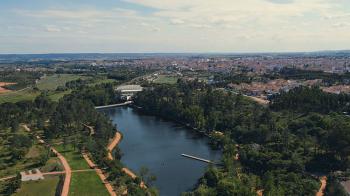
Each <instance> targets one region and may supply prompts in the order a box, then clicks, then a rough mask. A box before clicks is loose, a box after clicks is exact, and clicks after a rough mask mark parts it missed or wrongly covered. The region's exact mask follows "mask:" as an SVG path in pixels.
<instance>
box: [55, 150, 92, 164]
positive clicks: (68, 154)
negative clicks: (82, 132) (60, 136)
mask: <svg viewBox="0 0 350 196" xmlns="http://www.w3.org/2000/svg"><path fill="white" fill-rule="evenodd" d="M55 148H56V150H58V152H60V153H61V154H62V155H63V156H64V157H65V158H66V159H67V161H68V164H69V166H70V167H71V169H72V170H77V169H90V167H89V165H88V164H87V163H86V161H85V159H84V158H83V156H82V155H81V153H80V152H78V149H76V150H75V151H74V150H73V146H72V145H67V146H66V149H64V148H63V145H57V146H55Z"/></svg>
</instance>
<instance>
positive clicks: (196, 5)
mask: <svg viewBox="0 0 350 196" xmlns="http://www.w3.org/2000/svg"><path fill="white" fill-rule="evenodd" d="M0 26H1V28H0V53H61V52H265V51H272V52H279V51H282V52H284V51H315V50H332V49H350V47H349V46H350V1H349V0H60V1H57V0H1V2H0Z"/></svg>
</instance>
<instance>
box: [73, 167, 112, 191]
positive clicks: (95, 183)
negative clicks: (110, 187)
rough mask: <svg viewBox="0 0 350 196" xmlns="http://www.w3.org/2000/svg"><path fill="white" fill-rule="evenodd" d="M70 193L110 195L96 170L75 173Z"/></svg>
mask: <svg viewBox="0 0 350 196" xmlns="http://www.w3.org/2000/svg"><path fill="white" fill-rule="evenodd" d="M69 195H70V196H72V195H76V196H80V195H84V196H89V195H91V196H97V195H99V196H100V195H101V196H103V195H109V193H108V191H107V189H106V187H105V186H104V184H103V183H102V181H101V179H100V178H99V177H98V176H97V174H96V172H82V173H73V174H72V179H71V185H70V190H69Z"/></svg>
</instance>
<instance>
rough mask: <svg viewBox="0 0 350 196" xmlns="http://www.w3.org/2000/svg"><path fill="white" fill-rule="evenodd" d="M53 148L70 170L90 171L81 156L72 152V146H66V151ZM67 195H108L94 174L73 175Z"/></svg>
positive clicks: (61, 148)
mask: <svg viewBox="0 0 350 196" xmlns="http://www.w3.org/2000/svg"><path fill="white" fill-rule="evenodd" d="M55 148H56V149H57V150H58V151H59V152H60V153H61V154H62V155H63V156H64V157H65V158H66V159H67V161H68V163H69V165H70V167H71V169H72V170H78V169H90V167H89V165H88V164H87V163H86V161H85V159H84V158H83V157H82V155H81V154H80V153H79V152H78V151H77V150H76V151H74V150H73V146H72V145H67V146H66V149H64V148H63V146H62V145H59V146H55ZM69 195H77V196H80V195H87V196H89V195H109V194H108V192H107V190H106V187H105V186H104V184H103V183H102V181H101V179H100V178H99V177H98V176H97V174H96V172H95V171H93V172H81V173H80V172H79V173H73V174H72V179H71V185H70V191H69Z"/></svg>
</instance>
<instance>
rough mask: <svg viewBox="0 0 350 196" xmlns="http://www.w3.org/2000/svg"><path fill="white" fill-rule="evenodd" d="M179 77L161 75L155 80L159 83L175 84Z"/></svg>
mask: <svg viewBox="0 0 350 196" xmlns="http://www.w3.org/2000/svg"><path fill="white" fill-rule="evenodd" d="M178 79H179V77H175V76H165V75H160V76H158V78H157V79H156V80H154V83H157V84H175V83H176V82H177V80H178Z"/></svg>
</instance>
